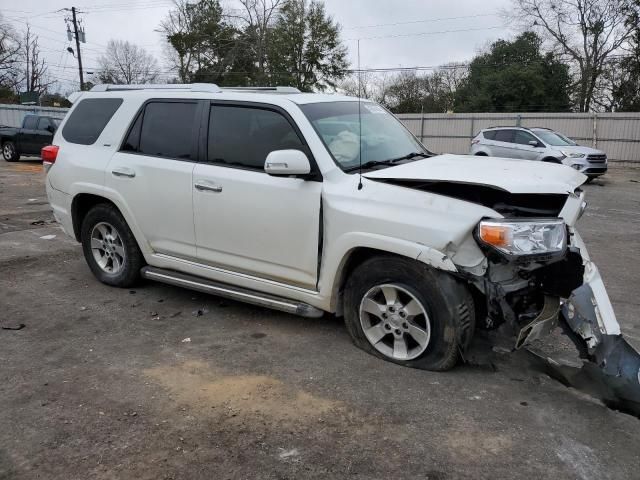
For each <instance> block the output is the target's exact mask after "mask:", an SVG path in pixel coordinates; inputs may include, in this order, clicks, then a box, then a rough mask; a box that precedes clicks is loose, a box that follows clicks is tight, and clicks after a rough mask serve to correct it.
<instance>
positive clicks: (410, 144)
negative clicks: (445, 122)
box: [300, 101, 431, 170]
mask: <svg viewBox="0 0 640 480" xmlns="http://www.w3.org/2000/svg"><path fill="white" fill-rule="evenodd" d="M300 108H301V109H302V111H303V113H304V114H305V115H306V116H307V118H308V119H309V121H310V122H311V124H312V125H313V127H314V128H315V130H316V132H318V134H319V135H320V138H321V139H322V141H323V142H324V144H325V146H326V147H327V149H328V150H329V152H330V153H331V155H332V156H333V158H334V160H335V161H336V163H337V164H338V165H339V166H340V168H342V169H343V170H349V169H353V168H354V167H357V166H358V165H359V164H360V148H362V164H363V165H364V164H365V163H369V164H372V163H376V162H387V161H390V160H393V159H404V158H403V157H407V158H406V160H407V161H408V160H409V159H410V158H412V157H414V156H422V154H424V156H430V155H431V154H430V153H429V152H428V151H427V150H426V149H425V148H424V147H423V146H422V144H421V143H420V142H418V140H416V139H415V137H414V136H413V135H411V133H409V131H408V130H407V129H406V128H405V127H404V125H402V123H400V121H398V120H397V119H396V118H395V117H394V116H393V115H392V114H390V113H389V112H388V111H387V110H385V109H384V108H382V107H381V106H380V105H377V104H375V103H372V102H362V103H361V108H360V111H361V117H362V145H360V144H359V142H358V138H359V133H360V125H359V122H358V102H357V101H356V102H323V103H309V104H306V105H301V106H300ZM411 154H415V155H411ZM418 154H420V155H418ZM388 165H389V164H387V166H388Z"/></svg>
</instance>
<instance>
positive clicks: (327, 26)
mask: <svg viewBox="0 0 640 480" xmlns="http://www.w3.org/2000/svg"><path fill="white" fill-rule="evenodd" d="M346 56H347V51H346V48H345V47H344V46H343V45H342V43H341V42H340V26H339V25H338V24H337V23H335V22H334V21H333V19H332V18H331V17H330V16H328V15H327V13H326V11H325V8H324V4H322V3H320V2H319V1H317V0H311V1H308V0H285V1H284V2H283V4H282V7H281V9H280V11H279V14H278V18H277V20H276V23H275V26H274V27H273V30H272V32H271V40H270V42H269V53H268V61H269V67H270V68H269V69H270V74H271V75H270V76H271V80H272V82H273V83H277V84H284V85H292V86H295V87H297V88H299V89H300V90H302V91H307V92H308V91H312V90H315V89H317V90H325V89H326V88H327V87H333V88H335V87H336V84H337V81H339V80H341V79H343V78H344V76H345V70H346V68H347V67H348V62H347V59H346Z"/></svg>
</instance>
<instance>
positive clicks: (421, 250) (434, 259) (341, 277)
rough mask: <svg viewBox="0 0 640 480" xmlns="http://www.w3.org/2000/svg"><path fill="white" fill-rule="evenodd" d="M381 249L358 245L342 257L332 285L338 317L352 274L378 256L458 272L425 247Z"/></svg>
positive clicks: (445, 259) (332, 305)
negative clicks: (397, 258)
mask: <svg viewBox="0 0 640 480" xmlns="http://www.w3.org/2000/svg"><path fill="white" fill-rule="evenodd" d="M385 247H386V248H380V247H377V246H373V245H358V246H354V247H352V248H350V249H348V250H347V251H346V252H345V253H344V255H342V257H341V259H340V262H339V264H338V267H337V269H336V273H335V276H334V278H333V283H332V285H331V291H330V298H331V304H330V306H329V308H330V311H332V312H335V313H336V315H338V316H341V315H342V309H343V305H342V300H343V292H344V287H345V285H346V283H347V280H348V279H349V276H350V275H351V273H352V272H353V271H354V270H355V269H356V268H357V267H358V266H359V265H361V264H362V263H363V262H365V261H366V260H369V259H370V258H372V257H376V256H387V257H388V256H396V257H399V258H409V259H411V260H414V261H416V262H422V263H425V264H427V265H430V266H432V267H434V268H437V269H439V270H443V271H449V272H455V271H457V269H456V267H455V265H454V264H453V262H452V261H451V259H449V258H448V257H447V256H446V255H444V254H442V253H440V252H438V251H436V250H434V249H430V248H428V247H425V246H423V245H418V244H414V245H411V246H410V247H413V248H407V246H405V245H396V244H392V245H386V246H385Z"/></svg>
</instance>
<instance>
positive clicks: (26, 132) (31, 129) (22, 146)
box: [18, 115, 38, 155]
mask: <svg viewBox="0 0 640 480" xmlns="http://www.w3.org/2000/svg"><path fill="white" fill-rule="evenodd" d="M37 133H38V117H37V116H36V115H27V116H26V117H24V121H23V122H22V129H21V130H20V133H19V134H18V150H19V151H20V153H22V154H26V155H32V154H34V153H35V152H36V148H37V145H38V140H37Z"/></svg>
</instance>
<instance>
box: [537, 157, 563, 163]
mask: <svg viewBox="0 0 640 480" xmlns="http://www.w3.org/2000/svg"><path fill="white" fill-rule="evenodd" d="M542 161H543V162H547V163H557V164H562V162H561V161H560V160H558V159H557V158H556V157H544V158H543V159H542Z"/></svg>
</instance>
